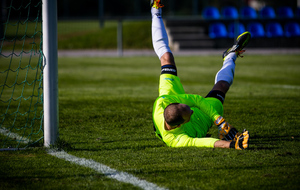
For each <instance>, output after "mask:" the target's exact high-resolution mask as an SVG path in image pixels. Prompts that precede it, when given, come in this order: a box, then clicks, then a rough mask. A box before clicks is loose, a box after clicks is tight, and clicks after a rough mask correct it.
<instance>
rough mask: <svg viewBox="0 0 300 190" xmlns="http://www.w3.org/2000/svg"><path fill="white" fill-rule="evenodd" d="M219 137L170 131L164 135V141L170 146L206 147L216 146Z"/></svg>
mask: <svg viewBox="0 0 300 190" xmlns="http://www.w3.org/2000/svg"><path fill="white" fill-rule="evenodd" d="M218 140H219V139H216V138H211V137H205V138H192V137H189V136H188V135H186V134H185V133H180V134H173V133H169V134H167V135H165V136H164V142H165V143H166V144H167V145H168V146H170V147H205V148H214V144H215V142H216V141H218Z"/></svg>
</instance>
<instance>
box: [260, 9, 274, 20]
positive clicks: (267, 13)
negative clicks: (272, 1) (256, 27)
mask: <svg viewBox="0 0 300 190" xmlns="http://www.w3.org/2000/svg"><path fill="white" fill-rule="evenodd" d="M259 14H260V17H261V18H275V17H276V14H275V10H274V9H273V8H272V7H269V6H265V7H263V8H262V9H261V10H260V11H259Z"/></svg>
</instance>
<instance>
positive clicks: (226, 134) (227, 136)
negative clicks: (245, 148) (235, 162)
mask: <svg viewBox="0 0 300 190" xmlns="http://www.w3.org/2000/svg"><path fill="white" fill-rule="evenodd" d="M215 124H216V125H217V126H218V128H219V139H221V140H226V141H233V140H236V139H237V137H238V136H240V135H241V134H240V133H239V132H238V130H236V128H234V127H232V126H231V125H230V124H229V123H228V122H227V121H225V119H224V118H223V117H222V116H219V117H218V118H217V119H216V120H215Z"/></svg>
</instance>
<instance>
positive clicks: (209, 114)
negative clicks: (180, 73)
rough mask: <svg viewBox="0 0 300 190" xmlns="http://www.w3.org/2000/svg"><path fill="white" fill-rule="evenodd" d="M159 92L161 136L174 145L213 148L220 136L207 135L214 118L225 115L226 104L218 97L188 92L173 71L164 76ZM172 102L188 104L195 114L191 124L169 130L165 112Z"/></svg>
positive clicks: (157, 111)
mask: <svg viewBox="0 0 300 190" xmlns="http://www.w3.org/2000/svg"><path fill="white" fill-rule="evenodd" d="M168 89H170V90H168ZM159 91H160V96H159V97H158V98H157V99H156V101H155V103H154V106H153V122H154V127H155V130H156V134H157V136H158V137H159V138H160V139H161V140H163V141H164V142H165V143H166V144H167V145H168V146H171V147H185V146H196V147H211V148H213V147H214V143H215V142H216V141H218V140H219V139H215V138H206V137H205V136H206V134H207V131H208V130H209V129H210V127H211V126H212V125H213V123H214V121H215V120H216V119H217V118H218V117H219V116H220V115H223V106H222V103H221V102H220V101H219V100H217V99H216V98H203V97H202V96H199V95H192V94H184V91H183V88H182V85H181V83H180V79H179V78H178V77H177V76H174V75H170V74H163V75H161V78H160V89H159ZM171 103H181V104H186V105H188V106H190V108H191V109H192V110H193V111H194V113H193V114H192V116H191V120H190V121H189V122H188V123H186V124H184V125H182V126H181V127H179V128H176V129H173V130H169V131H168V130H165V127H164V123H165V121H164V115H163V113H164V109H165V108H166V107H167V106H168V105H169V104H171Z"/></svg>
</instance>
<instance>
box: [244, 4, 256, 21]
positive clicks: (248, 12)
mask: <svg viewBox="0 0 300 190" xmlns="http://www.w3.org/2000/svg"><path fill="white" fill-rule="evenodd" d="M240 15H241V18H244V19H245V18H246V19H255V18H257V14H256V11H255V10H254V9H253V8H252V7H249V6H245V7H242V8H241V10H240Z"/></svg>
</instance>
